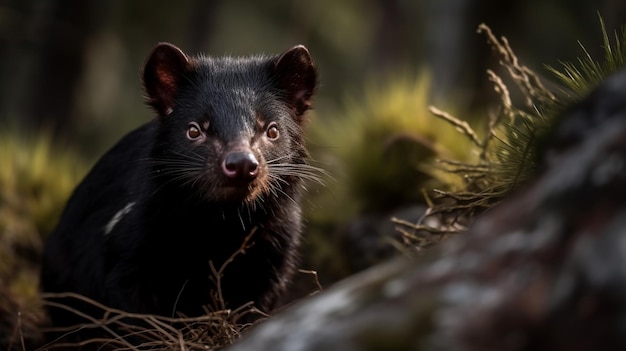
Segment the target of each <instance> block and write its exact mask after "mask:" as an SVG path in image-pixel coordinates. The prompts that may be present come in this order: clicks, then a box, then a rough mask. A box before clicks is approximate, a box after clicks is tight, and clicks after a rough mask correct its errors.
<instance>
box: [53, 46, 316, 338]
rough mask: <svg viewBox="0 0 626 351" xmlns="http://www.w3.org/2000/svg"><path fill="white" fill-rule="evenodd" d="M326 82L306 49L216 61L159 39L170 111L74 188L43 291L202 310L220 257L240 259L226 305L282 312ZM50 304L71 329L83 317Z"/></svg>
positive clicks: (226, 286) (153, 85)
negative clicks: (318, 96)
mask: <svg viewBox="0 0 626 351" xmlns="http://www.w3.org/2000/svg"><path fill="white" fill-rule="evenodd" d="M316 84H317V69H316V67H315V64H314V63H313V61H312V59H311V56H310V55H309V52H308V51H307V49H306V48H305V47H304V46H296V47H293V48H291V49H289V50H287V51H285V52H284V53H282V54H281V55H277V56H255V57H245V58H233V57H221V58H211V57H205V56H198V57H190V56H188V55H186V54H185V53H183V52H182V51H181V50H180V49H178V48H177V47H175V46H173V45H171V44H167V43H162V44H159V45H157V46H156V47H155V48H154V50H153V51H152V53H151V54H150V56H149V57H148V59H147V61H146V63H145V66H144V69H143V85H144V89H145V93H146V96H147V103H148V104H149V105H150V106H151V107H152V108H153V109H154V111H156V114H157V118H155V119H154V120H153V121H151V122H148V123H146V124H144V125H143V126H141V127H139V128H138V129H136V130H134V131H132V132H130V133H129V134H127V135H126V136H125V137H124V138H123V139H122V140H121V141H119V142H118V143H117V145H115V146H114V147H113V148H112V149H111V150H110V151H108V152H107V153H106V154H105V155H104V156H103V157H102V158H101V159H100V160H99V161H98V162H97V163H96V165H95V166H94V167H93V169H92V170H91V171H90V172H89V174H88V175H87V176H86V178H85V179H84V180H83V181H82V183H81V184H80V185H78V187H77V188H76V190H75V191H74V193H73V194H72V196H71V198H70V199H69V202H68V203H67V206H66V208H65V210H64V212H63V214H62V217H61V219H60V222H59V224H58V226H57V227H56V229H55V230H54V232H53V233H51V235H50V236H49V238H48V240H47V242H46V245H45V250H44V257H43V265H42V273H41V286H42V290H43V292H48V293H60V292H74V293H77V294H81V295H84V296H86V297H89V298H91V299H93V300H95V301H98V302H100V303H102V304H104V305H107V306H110V307H113V308H116V309H121V310H124V311H129V312H136V313H150V314H157V315H162V316H173V315H176V314H177V313H182V314H184V315H186V316H197V315H200V314H202V313H203V306H205V305H207V304H210V303H211V302H212V301H213V298H214V296H216V295H215V292H216V281H217V279H216V277H215V274H214V273H215V270H214V269H212V267H214V268H215V269H219V268H220V267H222V265H224V264H225V263H227V264H226V265H224V267H225V269H224V271H223V275H222V277H221V279H220V287H221V289H220V290H221V296H223V300H224V301H225V303H226V307H227V308H236V307H238V306H241V305H243V304H245V303H247V302H253V303H254V305H255V306H256V307H257V308H259V309H261V310H264V311H268V310H270V309H271V308H272V306H273V304H274V302H275V301H276V299H277V297H278V296H279V294H280V293H281V292H282V291H283V290H284V288H285V284H286V282H287V281H288V279H289V278H290V275H291V273H292V271H293V270H294V265H295V261H296V256H297V247H298V244H299V242H300V235H301V218H300V217H301V215H300V206H299V199H300V192H301V188H303V184H302V182H303V180H305V179H307V178H318V176H319V172H318V170H317V169H316V168H314V167H312V166H310V165H307V163H306V159H307V151H306V149H305V144H304V137H303V131H304V127H305V125H304V124H305V123H304V122H305V121H304V114H305V112H306V111H307V110H308V109H310V107H311V98H312V96H313V94H314V92H315V90H316ZM245 239H247V240H248V241H247V244H246V246H245V247H243V249H242V245H243V244H244V240H245ZM237 252H239V254H238V255H235V256H234V259H233V260H232V261H229V258H231V257H233V254H235V253H237ZM227 261H229V262H227ZM62 302H63V303H65V304H68V305H70V307H73V308H75V309H78V310H80V311H81V312H85V313H87V314H94V313H95V312H93V311H91V310H89V309H87V308H86V307H85V306H84V305H83V304H80V303H78V302H76V301H74V300H71V299H65V300H62ZM49 312H50V317H51V320H52V323H53V324H55V325H57V326H64V325H70V324H72V323H76V322H79V321H81V319H80V318H75V315H74V314H73V313H68V312H65V311H64V310H63V309H60V308H49ZM82 321H84V320H82Z"/></svg>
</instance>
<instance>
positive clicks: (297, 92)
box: [274, 45, 317, 116]
mask: <svg viewBox="0 0 626 351" xmlns="http://www.w3.org/2000/svg"><path fill="white" fill-rule="evenodd" d="M274 72H275V75H276V77H277V83H278V86H279V88H280V89H281V90H283V92H284V93H285V99H286V101H287V103H289V104H290V105H291V106H293V109H294V111H295V113H296V115H298V116H300V115H302V114H303V113H304V112H306V110H308V109H310V108H311V98H312V97H313V94H314V93H315V90H316V87H317V68H316V67H315V63H314V62H313V59H311V54H309V50H307V49H306V48H305V47H304V46H302V45H298V46H294V47H293V48H291V49H289V50H287V51H285V52H283V53H282V54H281V55H280V56H279V57H278V58H277V59H276V61H275V62H274Z"/></svg>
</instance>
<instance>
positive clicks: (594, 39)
mask: <svg viewBox="0 0 626 351" xmlns="http://www.w3.org/2000/svg"><path fill="white" fill-rule="evenodd" d="M598 14H600V15H601V16H602V17H603V18H604V20H605V22H606V27H607V29H608V31H609V32H610V33H612V32H613V31H614V30H616V29H618V28H619V26H620V25H621V24H622V21H623V19H624V18H626V2H624V1H621V0H600V1H580V0H579V1H572V0H527V1H501V0H482V1H480V0H443V1H442V0H422V1H408V0H404V1H403V0H377V1H357V0H345V1H335V0H316V1H304V0H292V1H286V0H268V1H244V0H231V1H220V0H181V1H175V2H174V1H165V0H149V1H148V0H135V1H124V0H92V1H86V0H31V1H24V0H3V1H2V2H0V125H3V126H5V127H3V128H7V126H9V127H11V128H15V127H18V126H19V128H22V129H23V130H26V131H33V130H38V129H39V128H41V127H45V128H46V129H51V130H53V131H54V135H55V136H56V137H57V140H64V141H67V140H69V141H71V142H76V143H80V145H81V148H80V149H81V150H82V151H83V152H84V153H85V154H86V155H85V156H87V157H93V156H95V155H98V154H100V153H102V152H103V151H104V150H105V149H106V148H107V147H108V146H109V145H111V144H112V143H113V142H114V141H115V140H116V139H118V138H119V137H120V136H121V135H123V134H124V133H126V132H127V131H128V130H130V129H131V128H132V127H134V126H136V125H139V124H141V123H143V122H144V121H147V120H148V119H149V118H151V116H152V112H151V111H149V110H148V109H147V108H145V106H144V105H143V99H142V90H141V84H140V81H139V72H140V69H141V66H142V64H143V60H144V59H145V57H146V55H147V54H148V53H149V51H150V49H151V47H152V46H153V45H154V44H155V43H157V42H159V41H169V42H172V43H174V44H176V45H178V46H179V47H181V48H182V49H183V50H184V51H186V52H187V53H190V54H195V53H201V52H202V53H206V54H209V55H224V54H232V55H240V54H241V55H245V54H253V53H279V52H281V51H283V50H285V49H286V48H288V47H290V46H292V45H294V44H298V43H302V44H305V45H306V46H307V47H308V48H309V49H310V51H311V53H312V55H313V56H314V58H315V59H316V61H317V64H318V66H319V69H320V72H321V83H322V86H321V89H320V93H319V96H318V98H317V100H316V105H317V108H316V116H318V117H319V118H320V119H322V120H323V119H324V118H341V116H336V113H333V112H332V111H335V110H336V107H337V106H340V105H341V104H342V101H343V99H345V97H346V96H348V95H355V94H356V95H358V93H359V92H360V87H361V85H362V84H363V83H364V82H365V81H368V80H369V81H371V80H376V79H378V78H380V77H384V76H385V75H388V74H391V73H397V72H404V71H416V70H418V69H421V68H424V67H425V68H427V69H429V70H430V71H431V72H432V75H433V90H432V100H433V102H434V103H438V102H450V101H452V102H453V103H454V105H455V106H460V107H461V108H467V109H472V108H475V107H477V106H483V105H484V104H485V102H486V101H487V100H488V99H490V98H493V96H492V95H493V94H490V91H491V89H492V88H491V86H490V85H489V84H488V83H487V81H486V78H485V74H484V71H485V69H486V68H487V67H489V66H493V62H492V60H493V58H492V57H493V56H492V55H491V53H490V51H489V49H488V47H487V45H486V44H485V38H484V37H483V36H482V35H478V34H476V28H477V26H478V25H479V24H480V23H482V22H485V23H487V24H488V25H489V26H491V28H492V29H493V31H494V33H495V34H496V35H504V36H506V37H507V38H508V39H509V41H510V42H511V45H512V46H513V47H514V48H515V51H516V53H517V54H518V56H520V58H521V59H522V60H524V62H525V64H526V65H528V66H529V67H531V68H532V69H534V70H535V71H537V72H539V73H540V74H541V73H545V71H544V70H543V66H544V64H550V65H558V62H559V60H565V61H569V60H573V59H574V58H575V57H577V56H580V55H581V50H580V48H579V47H578V46H577V44H576V43H577V41H580V42H581V43H582V44H583V45H585V47H586V48H587V49H588V50H589V51H590V53H592V54H599V53H601V47H599V43H600V42H601V41H600V38H601V33H600V25H599V19H598ZM1 161H2V160H0V163H1Z"/></svg>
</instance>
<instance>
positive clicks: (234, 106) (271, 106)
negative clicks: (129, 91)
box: [143, 43, 317, 202]
mask: <svg viewBox="0 0 626 351" xmlns="http://www.w3.org/2000/svg"><path fill="white" fill-rule="evenodd" d="M143 83H144V88H145V91H146V94H147V102H148V104H149V105H150V106H152V108H153V109H154V110H155V111H156V112H157V114H158V119H159V121H160V124H161V127H160V132H159V138H158V139H157V145H156V146H155V150H154V152H153V157H154V161H155V165H156V167H155V169H154V172H158V173H159V174H160V175H163V177H164V178H163V179H165V181H167V182H171V183H172V184H175V185H181V186H192V187H193V189H194V190H197V191H198V192H199V193H200V194H201V195H202V196H203V197H208V198H209V199H210V200H216V201H236V202H239V201H248V202H250V201H255V200H257V199H258V198H259V197H260V196H261V195H262V194H266V196H272V195H276V194H279V193H280V192H281V191H283V190H282V189H283V188H284V187H288V186H291V185H292V183H294V184H295V183H297V179H299V178H303V177H304V178H306V177H311V175H312V172H311V169H310V168H309V166H307V165H305V164H304V159H305V157H306V150H305V148H304V141H303V124H304V121H303V119H304V114H305V112H306V111H307V110H308V109H310V108H311V98H312V96H313V94H314V93H315V90H316V86H317V69H316V67H315V64H314V63H313V60H312V59H311V56H310V54H309V51H308V50H307V49H306V48H305V47H304V46H295V47H293V48H291V49H289V50H287V51H285V52H284V53H282V54H281V55H277V56H273V57H264V56H255V57H246V58H232V57H220V58H211V57H204V56H199V57H190V56H188V55H186V54H185V53H184V52H182V51H181V50H180V49H179V48H177V47H175V46H173V45H171V44H167V43H162V44H159V45H157V46H156V47H155V48H154V50H153V51H152V53H151V55H150V56H149V58H148V60H147V61H146V64H145V67H144V70H143Z"/></svg>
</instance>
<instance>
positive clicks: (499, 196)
mask: <svg viewBox="0 0 626 351" xmlns="http://www.w3.org/2000/svg"><path fill="white" fill-rule="evenodd" d="M478 32H479V33H482V34H484V35H485V37H486V38H487V42H488V44H489V45H490V46H491V47H492V49H493V50H494V52H495V53H496V55H497V56H498V57H499V64H500V66H501V67H502V71H503V72H504V73H505V74H506V77H504V78H503V77H502V76H500V75H499V74H498V73H496V72H495V71H494V70H488V71H487V77H488V79H489V80H490V81H491V82H492V83H493V87H494V91H495V92H496V93H497V94H498V96H499V106H498V108H497V109H496V110H495V112H494V113H492V114H491V115H490V116H489V118H488V128H487V131H486V133H482V134H483V135H484V136H483V137H482V138H481V137H479V135H481V133H478V132H476V131H475V130H474V129H473V128H472V126H471V125H470V124H469V123H467V122H466V121H465V120H463V119H460V118H458V117H455V116H453V115H451V114H450V113H447V112H445V111H442V110H440V109H438V108H436V107H433V106H431V107H430V108H429V110H430V112H431V113H432V115H434V116H435V117H436V118H438V119H441V120H443V121H446V122H447V123H449V124H450V125H452V126H454V127H455V129H456V130H457V132H458V133H459V135H460V136H462V137H463V139H466V140H469V141H470V142H471V145H472V147H471V149H470V150H469V153H471V154H475V155H478V159H477V161H476V162H467V161H458V160H451V159H438V160H436V162H435V163H434V164H433V166H432V167H433V168H438V169H440V170H442V171H444V172H446V173H449V174H454V175H457V176H458V177H459V178H461V179H462V180H463V183H464V187H463V188H462V189H461V190H452V191H448V190H439V189H433V190H432V191H431V192H425V193H424V196H425V199H426V202H427V204H428V205H429V209H428V211H427V212H426V214H425V215H424V216H423V217H422V219H421V220H420V221H419V222H418V223H410V222H406V221H403V220H401V219H393V221H394V223H396V224H397V229H398V230H399V231H400V232H401V233H402V234H403V237H404V241H405V244H408V246H409V247H411V248H415V249H417V250H421V249H423V248H425V247H428V246H431V245H434V244H436V243H438V242H440V241H441V240H444V239H445V238H447V237H448V236H450V235H454V234H457V233H462V232H464V231H465V230H466V229H467V227H468V226H469V224H470V223H471V222H472V221H473V219H474V218H475V217H476V216H478V215H479V214H481V213H482V212H484V211H485V210H487V209H489V208H491V207H492V206H494V205H496V204H498V203H499V202H501V201H502V200H503V199H504V197H506V196H507V195H508V194H509V193H511V191H513V190H514V189H516V188H517V187H518V186H519V185H520V184H522V183H524V182H525V181H526V180H527V179H528V178H530V177H531V176H532V174H534V172H535V169H536V163H535V161H536V152H537V150H536V139H537V134H538V133H539V132H540V131H541V130H543V129H545V128H546V127H547V126H548V125H549V124H550V121H551V119H552V116H553V115H554V106H556V105H557V102H558V101H557V98H556V96H555V95H554V94H552V92H550V91H549V90H548V89H546V87H545V86H544V85H543V83H542V82H541V80H540V79H539V77H538V75H537V74H535V73H534V72H533V71H532V70H531V69H529V68H528V67H526V66H524V65H523V64H521V63H520V60H519V59H518V58H517V56H516V55H515V53H514V52H513V49H512V48H511V46H510V45H509V42H508V40H507V39H506V38H505V37H501V38H497V37H496V36H495V35H494V34H493V33H492V31H491V29H490V28H489V27H488V26H487V25H485V24H481V25H480V26H479V28H478ZM505 78H506V79H505ZM505 81H508V82H512V84H513V85H514V86H515V88H516V89H517V90H518V91H519V93H520V94H519V95H520V96H521V97H522V102H521V104H516V103H515V102H514V101H513V99H512V98H511V88H510V87H509V86H507V84H506V83H505ZM509 84H510V83H509Z"/></svg>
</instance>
